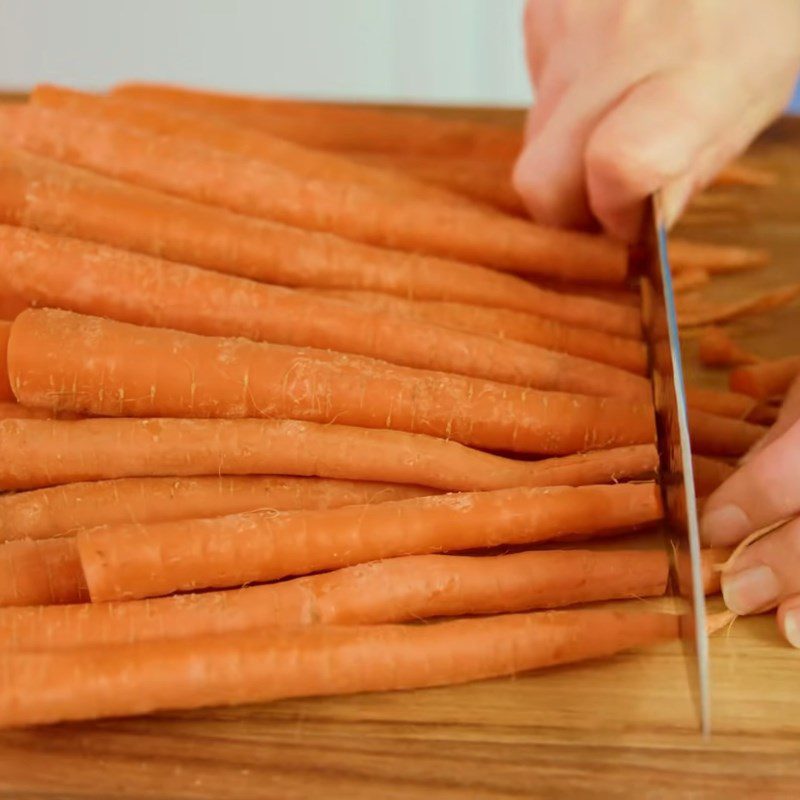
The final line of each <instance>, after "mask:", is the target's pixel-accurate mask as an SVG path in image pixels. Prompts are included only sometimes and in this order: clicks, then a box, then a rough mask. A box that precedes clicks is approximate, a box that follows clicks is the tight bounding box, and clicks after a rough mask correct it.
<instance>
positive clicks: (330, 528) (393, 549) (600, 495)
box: [53, 483, 661, 602]
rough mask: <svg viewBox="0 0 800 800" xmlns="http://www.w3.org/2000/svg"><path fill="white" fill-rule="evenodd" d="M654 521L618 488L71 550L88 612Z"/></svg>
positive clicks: (494, 498) (331, 513) (126, 531)
mask: <svg viewBox="0 0 800 800" xmlns="http://www.w3.org/2000/svg"><path fill="white" fill-rule="evenodd" d="M660 518H661V501H660V493H659V492H658V490H657V488H656V486H655V484H653V483H641V484H633V483H629V484H619V485H616V486H581V487H565V486H559V487H551V488H545V489H528V488H517V489H500V490H497V491H494V492H474V493H468V494H464V493H461V494H449V495H438V496H433V497H419V498H413V499H410V500H399V501H395V502H391V503H380V504H378V505H373V506H368V505H363V506H346V507H344V508H338V509H333V510H326V511H284V512H279V513H278V514H275V513H269V512H251V513H249V514H237V515H230V516H227V517H218V518H216V519H206V520H180V521H176V522H157V523H151V524H150V525H111V526H101V527H98V528H91V529H89V530H83V531H79V532H78V534H77V536H76V538H75V541H76V542H77V546H78V551H79V553H80V560H81V565H82V567H83V572H84V575H85V578H86V582H87V585H88V587H89V594H90V596H91V598H92V600H93V601H95V602H97V601H106V600H123V599H133V598H141V597H153V596H156V595H162V594H171V593H172V592H174V591H181V590H184V591H190V590H194V589H198V588H212V587H225V586H241V585H243V584H246V583H251V582H261V581H270V580H277V579H279V578H284V577H288V576H291V575H307V574H309V573H312V572H319V571H321V570H328V569H337V568H339V567H346V566H351V565H353V564H363V563H365V562H367V561H374V560H376V559H381V558H390V557H392V556H399V555H423V554H426V553H440V552H448V551H453V550H471V549H475V548H484V547H496V546H498V545H504V544H529V543H532V542H539V541H545V540H547V539H553V538H556V537H558V536H561V535H564V534H582V535H591V534H601V533H604V532H606V533H607V532H609V531H617V530H620V529H625V528H630V527H631V526H635V525H644V524H648V523H652V522H656V521H658V520H659V519H660ZM53 541H62V540H53ZM167 564H168V565H169V567H167V566H166V565H167Z"/></svg>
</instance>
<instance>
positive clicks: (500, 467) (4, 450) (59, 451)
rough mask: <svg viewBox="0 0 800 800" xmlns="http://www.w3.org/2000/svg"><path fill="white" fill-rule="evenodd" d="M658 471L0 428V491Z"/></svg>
mask: <svg viewBox="0 0 800 800" xmlns="http://www.w3.org/2000/svg"><path fill="white" fill-rule="evenodd" d="M657 468H658V455H657V453H656V449H655V447H654V446H653V445H652V444H647V445H635V446H633V447H620V448H615V449H611V450H597V451H594V452H591V453H583V454H579V455H572V456H565V457H562V458H548V459H544V460H541V461H520V460H516V459H512V458H503V457H501V456H496V455H491V454H489V453H483V452H481V451H479V450H472V449H470V448H469V447H464V446H463V445H460V444H458V443H457V442H452V441H447V440H445V439H438V438H435V437H433V436H423V435H422V434H413V433H403V432H401V431H390V430H377V429H375V430H371V429H367V428H353V427H348V426H346V425H320V424H316V423H313V422H296V421H294V420H261V419H85V420H74V421H73V420H33V419H20V420H12V419H8V420H4V421H0V490H8V489H34V488H37V487H46V486H53V485H57V484H63V483H74V482H77V481H97V480H105V479H114V478H125V477H148V476H183V477H188V476H198V475H270V474H272V475H300V476H303V475H306V476H319V477H323V478H338V479H349V480H366V481H381V482H386V483H395V484H412V485H413V484H419V485H423V486H429V487H433V488H437V489H447V490H451V491H479V490H487V489H503V488H510V487H513V486H559V485H575V486H581V485H585V484H592V483H613V482H617V481H620V480H626V479H629V478H643V477H652V475H653V474H654V473H655V471H656V469H657ZM7 502H11V501H10V500H9V499H8V498H7ZM20 502H23V501H20Z"/></svg>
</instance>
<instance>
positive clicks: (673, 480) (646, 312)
mask: <svg viewBox="0 0 800 800" xmlns="http://www.w3.org/2000/svg"><path fill="white" fill-rule="evenodd" d="M634 264H635V265H636V266H637V267H638V272H639V276H640V279H641V284H642V316H643V325H644V331H645V338H646V340H647V345H648V352H649V361H650V374H651V378H652V383H653V400H654V403H655V409H656V427H657V431H658V451H659V457H660V461H661V469H660V476H661V479H660V485H661V491H662V496H663V500H664V509H665V514H666V519H667V524H668V525H669V529H670V536H671V539H672V545H673V548H674V550H675V564H674V570H673V576H672V577H673V581H672V584H673V589H674V591H675V592H676V593H677V594H679V595H681V596H682V597H683V598H685V600H687V601H688V602H689V608H690V611H689V612H688V613H686V614H685V615H683V616H682V617H681V634H682V639H683V642H684V648H685V650H686V653H687V657H688V666H689V685H690V688H691V691H692V694H693V696H694V701H695V704H696V707H697V711H698V716H699V720H700V730H701V731H702V734H703V736H708V735H710V733H711V686H710V674H709V673H710V669H709V655H708V637H707V634H706V605H705V591H704V589H703V577H702V569H701V561H700V533H699V524H698V516H697V496H696V494H695V489H694V473H693V470H692V453H691V446H690V442H689V424H688V419H687V408H686V388H685V386H684V381H683V365H682V360H681V347H680V339H679V336H678V319H677V312H676V308H675V293H674V290H673V286H672V272H671V270H670V265H669V252H668V246H667V232H666V226H665V225H664V222H663V218H662V215H661V200H660V196H659V195H658V194H656V195H653V196H652V197H650V198H649V199H648V201H647V203H646V208H645V218H644V223H643V226H642V235H641V237H640V241H639V243H638V246H637V247H636V249H635V251H634Z"/></svg>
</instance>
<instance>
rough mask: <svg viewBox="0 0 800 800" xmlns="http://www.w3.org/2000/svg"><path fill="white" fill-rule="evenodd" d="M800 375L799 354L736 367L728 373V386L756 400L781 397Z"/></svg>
mask: <svg viewBox="0 0 800 800" xmlns="http://www.w3.org/2000/svg"><path fill="white" fill-rule="evenodd" d="M798 375H800V356H789V357H788V358H779V359H775V360H774V361H761V362H760V363H758V364H752V365H749V366H745V367H738V368H737V369H735V370H733V372H731V374H730V378H729V380H730V387H731V389H732V390H733V391H735V392H742V393H744V394H746V395H749V396H750V397H755V398H756V399H757V400H768V399H770V398H772V397H782V396H783V395H784V394H786V392H787V391H788V390H789V387H790V386H791V385H792V382H793V381H794V380H795V378H796V377H797V376H798Z"/></svg>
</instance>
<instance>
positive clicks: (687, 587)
mask: <svg viewBox="0 0 800 800" xmlns="http://www.w3.org/2000/svg"><path fill="white" fill-rule="evenodd" d="M732 553H733V548H732V547H706V548H703V549H702V550H701V551H700V570H701V576H702V580H703V590H704V592H705V594H706V596H709V595H715V594H719V593H720V591H721V578H722V574H721V573H720V571H719V565H720V564H724V563H725V562H726V561H727V560H728V559H729V558H730V556H731V554H732ZM676 572H677V579H678V588H679V590H680V592H681V594H682V595H683V596H684V597H688V596H690V593H691V586H692V578H691V560H690V558H689V554H688V552H684V551H681V552H680V553H679V554H678V562H677V564H676ZM56 609H58V610H59V611H62V612H64V613H68V611H67V607H64V606H60V607H53V609H52V610H53V611H55V610H56ZM47 610H48V609H44V608H43V609H42V611H47ZM31 611H33V609H31ZM5 613H6V614H9V615H13V614H18V613H20V611H18V610H17V609H9V610H8V611H6V612H5ZM21 613H23V614H25V613H28V609H22V611H21Z"/></svg>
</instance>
